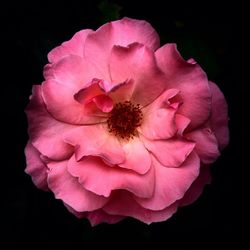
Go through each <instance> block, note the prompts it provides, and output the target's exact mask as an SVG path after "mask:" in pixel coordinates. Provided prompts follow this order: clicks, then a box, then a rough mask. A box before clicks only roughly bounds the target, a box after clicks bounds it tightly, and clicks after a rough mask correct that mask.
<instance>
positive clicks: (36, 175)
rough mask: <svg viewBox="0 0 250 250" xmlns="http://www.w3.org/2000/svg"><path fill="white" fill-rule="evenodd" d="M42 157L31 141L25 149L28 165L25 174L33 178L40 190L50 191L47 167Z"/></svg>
mask: <svg viewBox="0 0 250 250" xmlns="http://www.w3.org/2000/svg"><path fill="white" fill-rule="evenodd" d="M40 155H41V154H40V153H39V151H38V150H37V149H36V148H34V147H33V146H32V144H31V142H30V141H29V142H28V143H27V145H26V147H25V156H26V163H27V166H26V168H25V172H26V173H27V174H29V175H30V176H31V178H32V181H33V182H34V183H35V185H36V186H37V187H38V188H40V189H43V190H45V191H48V183H47V166H46V165H45V163H44V162H43V161H42V160H41V158H40Z"/></svg>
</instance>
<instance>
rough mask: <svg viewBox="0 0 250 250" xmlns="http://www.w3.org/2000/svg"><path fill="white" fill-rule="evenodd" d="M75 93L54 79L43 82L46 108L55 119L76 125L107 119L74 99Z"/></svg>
mask: <svg viewBox="0 0 250 250" xmlns="http://www.w3.org/2000/svg"><path fill="white" fill-rule="evenodd" d="M74 94H75V93H74V91H72V89H70V88H68V87H66V86H64V85H61V84H59V83H58V82H56V81H55V80H52V79H50V80H47V81H45V82H43V84H42V95H43V99H44V102H45V104H46V108H47V109H48V111H49V113H50V114H51V115H52V116H53V117H54V118H55V119H57V120H59V121H62V122H65V123H69V124H75V125H81V124H95V123H100V122H103V121H105V120H106V118H105V117H104V116H100V115H99V113H97V114H96V113H95V112H94V113H90V112H89V109H86V108H85V106H84V105H82V104H81V103H79V102H78V101H76V100H75V99H74ZM94 111H95V110H94Z"/></svg>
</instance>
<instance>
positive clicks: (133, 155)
mask: <svg viewBox="0 0 250 250" xmlns="http://www.w3.org/2000/svg"><path fill="white" fill-rule="evenodd" d="M122 147H123V150H124V152H125V158H126V159H125V161H124V162H123V163H120V164H119V166H120V167H122V168H126V169H131V170H133V171H135V172H137V173H139V174H145V173H146V172H148V170H149V169H150V167H151V156H150V154H149V152H148V151H147V149H146V148H145V147H144V145H143V143H142V142H141V141H140V139H139V138H138V137H134V138H133V139H131V140H130V141H128V142H127V143H123V144H122Z"/></svg>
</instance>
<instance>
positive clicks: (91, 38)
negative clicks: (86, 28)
mask: <svg viewBox="0 0 250 250" xmlns="http://www.w3.org/2000/svg"><path fill="white" fill-rule="evenodd" d="M134 42H138V43H141V44H144V45H145V46H147V47H148V48H150V49H152V50H156V49H157V48H158V47H159V37H158V35H157V33H156V31H155V30H154V29H153V28H152V26H151V25H150V24H149V23H147V22H145V21H139V20H135V19H130V18H123V19H122V20H118V21H114V22H111V23H107V24H105V25H103V26H101V27H100V28H99V29H98V30H97V31H95V32H93V33H91V34H89V35H88V37H87V39H86V43H85V48H84V55H85V57H86V58H87V60H89V61H91V62H92V63H93V65H94V66H95V67H96V68H98V69H99V70H100V72H102V74H103V75H104V76H106V80H110V73H109V68H108V61H109V57H110V52H111V49H112V47H113V46H114V45H119V46H124V47H126V46H128V45H129V44H131V43H134ZM124 80H125V79H124Z"/></svg>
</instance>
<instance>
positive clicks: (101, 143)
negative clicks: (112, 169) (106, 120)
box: [64, 124, 125, 164]
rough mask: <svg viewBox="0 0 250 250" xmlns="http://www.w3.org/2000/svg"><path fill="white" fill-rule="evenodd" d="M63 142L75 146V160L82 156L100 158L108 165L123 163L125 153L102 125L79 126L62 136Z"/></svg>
mask: <svg viewBox="0 0 250 250" xmlns="http://www.w3.org/2000/svg"><path fill="white" fill-rule="evenodd" d="M64 140H65V141H66V142H67V143H69V144H71V145H73V146H75V153H76V159H77V160H80V159H81V158H82V157H84V156H91V155H92V156H100V157H102V158H103V159H104V160H105V162H109V163H110V164H120V163H122V162H124V161H125V153H124V151H123V149H122V147H121V144H120V143H119V141H118V140H117V139H116V138H115V137H113V136H111V135H110V134H109V133H108V129H107V128H106V127H105V125H103V124H97V125H91V126H79V127H78V128H75V129H73V130H71V131H69V133H67V134H65V135H64Z"/></svg>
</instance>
